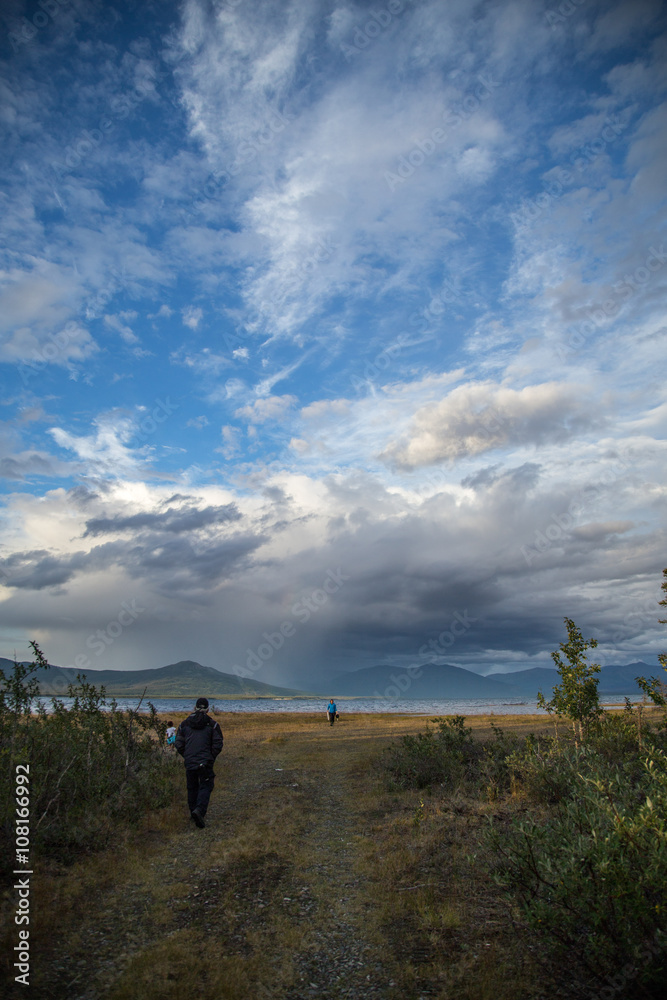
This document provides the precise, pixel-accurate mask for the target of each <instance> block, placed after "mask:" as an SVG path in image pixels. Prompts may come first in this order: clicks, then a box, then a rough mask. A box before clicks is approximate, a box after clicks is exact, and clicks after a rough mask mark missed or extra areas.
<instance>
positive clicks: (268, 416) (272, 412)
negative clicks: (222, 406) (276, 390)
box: [234, 395, 297, 424]
mask: <svg viewBox="0 0 667 1000" xmlns="http://www.w3.org/2000/svg"><path fill="white" fill-rule="evenodd" d="M296 401H297V399H296V396H289V395H285V396H266V397H264V398H261V399H256V400H255V401H254V403H251V404H249V405H248V406H242V407H240V408H239V409H238V410H236V411H235V413H234V416H235V417H242V418H243V419H245V420H248V421H249V422H250V423H252V424H264V423H266V421H267V420H270V421H271V422H272V423H273V422H275V423H281V422H282V421H283V420H285V417H286V416H287V413H288V412H289V411H290V410H291V409H292V407H293V406H294V404H295V403H296Z"/></svg>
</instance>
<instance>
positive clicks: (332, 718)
mask: <svg viewBox="0 0 667 1000" xmlns="http://www.w3.org/2000/svg"><path fill="white" fill-rule="evenodd" d="M327 715H328V716H329V725H330V726H333V724H334V722H335V721H336V713H335V712H327Z"/></svg>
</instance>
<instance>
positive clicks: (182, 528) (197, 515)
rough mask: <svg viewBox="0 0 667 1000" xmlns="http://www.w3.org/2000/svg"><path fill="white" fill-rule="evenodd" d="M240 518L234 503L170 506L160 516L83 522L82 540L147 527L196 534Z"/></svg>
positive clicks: (132, 516) (132, 515)
mask: <svg viewBox="0 0 667 1000" xmlns="http://www.w3.org/2000/svg"><path fill="white" fill-rule="evenodd" d="M242 516H243V515H242V514H241V512H240V511H239V509H238V507H237V506H236V504H235V503H228V504H224V505H223V506H221V507H204V508H203V509H202V510H198V509H197V508H196V507H188V508H186V509H182V510H177V509H175V508H173V507H170V508H169V509H168V510H166V511H164V512H163V513H157V514H156V513H152V512H150V511H146V512H142V513H141V514H130V515H129V516H126V517H120V516H116V517H96V518H92V519H91V520H90V521H87V522H86V531H85V534H84V536H83V537H84V538H86V537H89V536H93V537H94V536H96V535H105V534H111V533H114V532H120V531H139V530H141V529H142V528H148V529H150V530H153V531H167V532H170V533H173V534H179V533H181V532H186V531H196V530H197V529H199V528H207V527H209V526H210V525H214V524H226V523H228V522H232V521H239V520H240V519H241V517H242Z"/></svg>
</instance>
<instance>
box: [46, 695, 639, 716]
mask: <svg viewBox="0 0 667 1000" xmlns="http://www.w3.org/2000/svg"><path fill="white" fill-rule="evenodd" d="M629 697H630V699H631V701H633V702H637V701H641V700H642V695H637V694H634V695H631V696H629ZM147 700H148V699H147ZM150 700H151V701H152V703H153V704H154V705H155V708H156V709H157V711H158V712H160V714H163V713H164V714H165V715H168V714H169V713H170V712H191V711H192V710H193V709H194V702H195V699H194V698H151V699H150ZM40 701H42V702H44V704H45V707H46V709H47V711H48V710H49V709H50V705H51V703H50V699H48V698H41V699H40ZM62 701H63V702H64V703H65V705H66V706H67V707H69V706H70V705H71V704H72V699H71V698H63V699H62ZM116 702H117V704H118V707H119V708H123V709H124V708H136V706H137V702H138V699H137V698H117V699H116ZM327 702H328V699H327V698H230V699H225V700H220V701H217V702H215V701H211V710H212V709H215V710H216V711H218V712H311V713H312V712H320V713H321V714H322V715H325V714H326V705H327ZM622 702H623V695H610V696H608V697H601V698H600V703H601V704H602V705H618V704H622ZM145 704H146V702H144V705H142V708H143V707H144V706H145ZM336 704H337V706H338V712H339V714H340V715H341V716H342V715H344V714H345V713H346V712H349V713H352V712H373V713H376V712H395V713H398V714H401V715H433V716H435V715H490V714H493V715H546V714H547V713H546V712H544V710H543V709H539V708H538V707H537V704H536V702H535V701H533V700H528V699H526V700H519V699H517V700H515V701H512V700H510V699H507V698H458V699H457V698H453V699H451V700H449V701H447V700H444V699H423V700H422V699H418V698H396V699H393V698H339V699H337V700H336Z"/></svg>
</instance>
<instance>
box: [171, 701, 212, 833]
mask: <svg viewBox="0 0 667 1000" xmlns="http://www.w3.org/2000/svg"><path fill="white" fill-rule="evenodd" d="M207 713H208V699H207V698H198V699H197V704H196V705H195V710H194V712H193V713H192V715H189V716H188V717H187V719H185V720H184V721H183V722H181V724H180V726H179V727H178V732H177V733H176V742H175V743H174V746H175V747H176V749H177V751H178V752H179V753H180V755H181V757H182V758H183V761H184V763H185V780H186V783H187V788H188V807H189V809H190V817H191V818H192V820H193V821H194V822H195V824H196V825H197V826H198V827H199V828H200V829H202V828H203V827H205V826H206V822H205V820H204V817H205V816H206V810H207V809H208V803H209V799H210V798H211V792H212V791H213V784H214V781H215V774H214V773H213V764H214V762H215V758H216V757H217V756H218V754H219V753H220V751H221V750H222V743H223V735H222V730H221V728H220V726H219V725H218V723H217V722H216V721H215V720H214V719H211V718H210V716H209V715H208V714H207Z"/></svg>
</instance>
